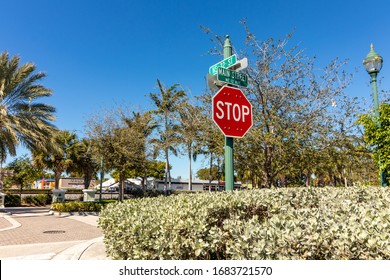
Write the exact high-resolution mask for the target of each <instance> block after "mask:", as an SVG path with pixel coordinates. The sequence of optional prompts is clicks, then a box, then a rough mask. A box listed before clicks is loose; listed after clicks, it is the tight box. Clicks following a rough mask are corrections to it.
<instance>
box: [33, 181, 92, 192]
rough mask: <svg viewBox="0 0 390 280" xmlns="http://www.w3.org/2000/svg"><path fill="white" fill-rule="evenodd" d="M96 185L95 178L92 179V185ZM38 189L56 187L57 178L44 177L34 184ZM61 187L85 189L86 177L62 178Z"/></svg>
mask: <svg viewBox="0 0 390 280" xmlns="http://www.w3.org/2000/svg"><path fill="white" fill-rule="evenodd" d="M94 185H95V180H94V179H93V180H91V183H90V185H89V186H90V187H92V186H94ZM34 186H35V188H36V189H54V186H55V180H54V179H52V178H42V179H40V180H37V181H36V182H35V184H34ZM58 188H59V189H64V190H66V189H84V178H60V181H59V186H58Z"/></svg>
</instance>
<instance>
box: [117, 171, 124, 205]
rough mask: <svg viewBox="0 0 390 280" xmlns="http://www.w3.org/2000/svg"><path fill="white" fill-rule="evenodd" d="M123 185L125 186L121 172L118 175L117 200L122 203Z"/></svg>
mask: <svg viewBox="0 0 390 280" xmlns="http://www.w3.org/2000/svg"><path fill="white" fill-rule="evenodd" d="M124 184H125V175H124V174H123V172H121V173H120V174H119V184H118V200H119V201H123V196H124V195H123V191H124Z"/></svg>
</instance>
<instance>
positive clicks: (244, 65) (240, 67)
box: [229, 57, 248, 71]
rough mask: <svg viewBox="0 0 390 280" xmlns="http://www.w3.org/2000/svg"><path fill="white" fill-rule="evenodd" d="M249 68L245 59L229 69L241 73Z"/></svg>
mask: <svg viewBox="0 0 390 280" xmlns="http://www.w3.org/2000/svg"><path fill="white" fill-rule="evenodd" d="M247 67H248V59H247V58H246V57H244V58H243V59H240V60H239V61H237V63H236V64H234V65H232V66H230V67H229V69H230V70H234V71H241V70H243V69H245V68H247Z"/></svg>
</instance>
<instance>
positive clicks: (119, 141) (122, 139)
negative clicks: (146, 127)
mask: <svg viewBox="0 0 390 280" xmlns="http://www.w3.org/2000/svg"><path fill="white" fill-rule="evenodd" d="M132 118H135V116H134V115H133V117H127V116H126V114H125V113H124V112H123V110H121V109H118V110H117V111H111V112H109V111H107V112H106V113H105V114H104V115H97V116H93V117H91V118H90V119H89V121H88V131H87V133H88V135H89V138H90V139H91V141H92V146H93V151H94V154H95V156H96V157H97V158H103V159H104V166H105V170H116V171H117V172H118V173H119V182H120V187H119V200H120V201H122V200H123V198H124V182H125V179H126V173H127V172H128V171H129V170H134V169H136V168H137V166H139V165H140V164H142V162H143V160H144V154H143V151H144V145H145V140H144V139H145V138H144V134H143V132H142V131H140V130H139V129H138V127H137V126H129V119H130V120H131V121H130V122H131V123H133V124H134V121H133V120H132ZM125 120H127V121H125Z"/></svg>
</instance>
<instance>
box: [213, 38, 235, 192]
mask: <svg viewBox="0 0 390 280" xmlns="http://www.w3.org/2000/svg"><path fill="white" fill-rule="evenodd" d="M231 56H232V45H231V43H230V39H229V35H226V39H225V43H224V45H223V58H225V60H226V58H229V57H231ZM235 63H236V62H234V63H232V65H233V64H235ZM225 68H227V67H225ZM217 70H218V67H217ZM233 140H234V138H233V137H228V136H225V190H227V191H233V190H234V165H233V159H234V157H233V156H234V149H233V144H234V141H233Z"/></svg>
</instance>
